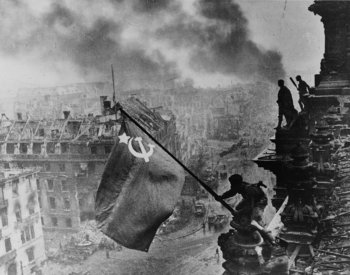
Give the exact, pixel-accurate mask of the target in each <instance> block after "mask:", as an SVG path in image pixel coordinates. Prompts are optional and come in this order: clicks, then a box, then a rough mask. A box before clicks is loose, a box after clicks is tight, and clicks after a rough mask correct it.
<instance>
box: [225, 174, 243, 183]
mask: <svg viewBox="0 0 350 275" xmlns="http://www.w3.org/2000/svg"><path fill="white" fill-rule="evenodd" d="M228 180H229V181H230V183H231V185H236V184H240V183H242V182H243V178H242V176H241V175H238V174H234V175H232V176H230V177H229V178H228Z"/></svg>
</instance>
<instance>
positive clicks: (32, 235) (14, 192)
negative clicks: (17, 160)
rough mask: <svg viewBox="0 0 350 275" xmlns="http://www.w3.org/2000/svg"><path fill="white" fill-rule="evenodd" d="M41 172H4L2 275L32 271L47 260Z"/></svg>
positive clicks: (0, 175)
mask: <svg viewBox="0 0 350 275" xmlns="http://www.w3.org/2000/svg"><path fill="white" fill-rule="evenodd" d="M37 176H38V173H37V171H33V170H1V171H0V220H1V223H0V274H4V275H16V274H23V275H26V274H32V272H35V271H39V270H40V265H41V263H42V262H43V261H44V260H45V259H46V256H45V245H44V237H43V230H42V225H41V221H40V217H41V214H40V207H39V201H38V193H37Z"/></svg>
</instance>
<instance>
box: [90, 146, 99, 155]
mask: <svg viewBox="0 0 350 275" xmlns="http://www.w3.org/2000/svg"><path fill="white" fill-rule="evenodd" d="M90 149H91V154H93V155H97V147H96V146H91V148H90Z"/></svg>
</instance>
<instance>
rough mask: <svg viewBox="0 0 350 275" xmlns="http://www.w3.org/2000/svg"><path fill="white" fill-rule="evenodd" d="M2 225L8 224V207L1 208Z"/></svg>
mask: <svg viewBox="0 0 350 275" xmlns="http://www.w3.org/2000/svg"><path fill="white" fill-rule="evenodd" d="M0 215H1V223H2V227H5V226H7V225H8V216H7V207H5V208H3V209H1V210H0Z"/></svg>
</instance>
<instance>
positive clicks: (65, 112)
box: [63, 111, 70, 119]
mask: <svg viewBox="0 0 350 275" xmlns="http://www.w3.org/2000/svg"><path fill="white" fill-rule="evenodd" d="M69 114H70V111H63V116H64V119H68V117H69Z"/></svg>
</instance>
